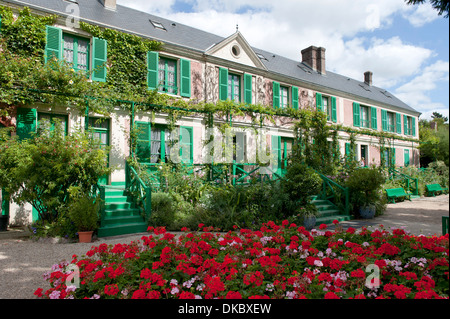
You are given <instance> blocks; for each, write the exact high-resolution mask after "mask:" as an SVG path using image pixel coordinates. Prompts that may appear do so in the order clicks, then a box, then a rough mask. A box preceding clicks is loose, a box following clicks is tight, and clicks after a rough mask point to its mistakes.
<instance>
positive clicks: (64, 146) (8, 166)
mask: <svg viewBox="0 0 450 319" xmlns="http://www.w3.org/2000/svg"><path fill="white" fill-rule="evenodd" d="M40 126H41V123H40ZM43 126H44V127H45V124H43ZM41 127H42V126H41ZM47 127H48V126H47ZM52 127H53V128H54V129H53V130H50V128H47V129H45V128H44V129H43V130H42V131H41V133H40V134H36V135H35V136H34V137H33V138H31V139H25V140H22V141H21V140H19V139H18V138H17V136H13V137H11V136H9V134H6V132H3V133H2V134H0V149H1V150H2V152H0V188H2V189H5V190H6V191H7V192H8V193H9V194H10V196H11V199H12V200H13V201H15V202H16V203H17V204H23V203H27V202H28V203H31V205H32V206H33V207H34V208H35V209H36V210H37V212H38V214H39V218H40V219H41V220H43V221H48V222H52V221H55V220H57V218H58V216H59V213H60V211H61V210H62V208H63V207H64V206H65V205H66V203H67V201H68V199H69V187H71V186H77V187H79V188H80V189H81V190H83V191H85V192H92V190H93V186H94V185H96V184H97V182H98V180H99V178H100V177H101V176H104V175H107V174H109V173H110V172H111V169H109V168H108V167H107V165H106V163H107V152H106V150H103V149H101V148H100V147H99V144H98V141H95V140H93V139H92V138H90V135H89V133H88V132H83V131H81V130H80V129H76V130H75V131H74V132H73V133H72V134H71V135H69V136H64V133H63V130H62V125H54V126H52ZM1 131H5V129H2V130H1Z"/></svg>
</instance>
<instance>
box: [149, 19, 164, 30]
mask: <svg viewBox="0 0 450 319" xmlns="http://www.w3.org/2000/svg"><path fill="white" fill-rule="evenodd" d="M149 21H150V23H151V24H152V25H153V27H154V28H156V29H160V30H164V31H167V30H166V28H164V26H163V24H162V23H161V22H157V21H153V20H149Z"/></svg>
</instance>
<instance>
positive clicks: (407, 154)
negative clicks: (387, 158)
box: [404, 150, 409, 167]
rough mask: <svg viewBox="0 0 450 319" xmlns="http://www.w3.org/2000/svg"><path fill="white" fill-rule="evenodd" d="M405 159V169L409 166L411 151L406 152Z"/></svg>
mask: <svg viewBox="0 0 450 319" xmlns="http://www.w3.org/2000/svg"><path fill="white" fill-rule="evenodd" d="M404 157H405V159H404V165H405V167H407V166H409V150H405V156H404Z"/></svg>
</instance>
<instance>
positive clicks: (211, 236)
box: [35, 221, 449, 299]
mask: <svg viewBox="0 0 450 319" xmlns="http://www.w3.org/2000/svg"><path fill="white" fill-rule="evenodd" d="M336 223H337V222H336ZM199 226H200V231H197V232H189V231H187V230H184V232H183V233H182V234H181V235H179V236H175V235H174V234H171V233H167V232H166V231H165V229H164V228H162V227H159V228H153V227H150V228H149V232H150V235H149V236H143V237H142V238H141V240H139V241H136V242H131V243H129V244H116V245H114V246H113V245H110V246H107V245H106V244H101V245H99V246H93V247H92V249H91V250H89V251H88V252H87V253H86V255H85V256H82V257H81V258H79V257H78V256H75V255H74V256H73V260H72V262H71V263H70V264H69V263H67V262H63V263H60V264H58V265H55V266H54V267H53V269H52V272H49V273H47V274H46V275H45V276H46V278H47V280H48V282H49V283H50V288H49V289H47V290H46V291H44V290H43V289H42V288H39V289H37V290H36V292H35V295H37V296H39V297H43V298H118V299H130V298H138V299H141V298H149V299H212V298H219V299H241V298H242V299H257V298H267V299H269V298H270V299H305V298H308V299H310V298H313V299H333V298H334V299H339V298H342V299H350V298H354V299H405V298H408V299H410V298H417V299H424V298H426V299H429V298H433V299H434V298H448V295H449V256H448V252H449V248H448V243H449V239H448V238H449V237H448V234H447V235H445V236H441V237H437V236H431V237H429V236H428V237H427V236H413V235H408V234H407V233H406V232H405V231H404V230H401V229H395V230H393V231H392V232H390V231H388V230H385V229H384V228H383V227H382V226H381V227H380V228H379V229H376V230H373V231H372V230H370V229H367V228H362V229H361V230H359V231H356V230H355V229H352V228H349V229H347V230H346V231H344V230H342V227H339V225H337V227H336V230H334V231H331V230H328V229H327V226H326V225H321V226H320V227H319V229H318V230H312V231H311V232H309V231H307V230H306V229H305V228H304V227H299V226H297V225H295V224H289V222H287V221H284V222H283V223H282V224H281V225H277V224H275V223H274V222H268V223H267V224H264V225H263V227H262V228H261V229H260V230H256V231H253V230H249V229H241V230H234V231H229V232H227V233H212V232H211V229H208V228H205V227H203V225H199ZM75 266H76V267H75ZM74 270H79V284H75V281H74V284H72V282H71V281H70V279H71V278H72V277H73V276H78V273H73V271H74ZM77 286H78V287H77Z"/></svg>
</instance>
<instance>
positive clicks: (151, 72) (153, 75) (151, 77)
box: [147, 51, 159, 90]
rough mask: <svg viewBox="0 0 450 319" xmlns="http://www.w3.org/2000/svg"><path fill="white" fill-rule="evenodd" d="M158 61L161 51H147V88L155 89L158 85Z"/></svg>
mask: <svg viewBox="0 0 450 319" xmlns="http://www.w3.org/2000/svg"><path fill="white" fill-rule="evenodd" d="M158 63H159V53H158V52H154V51H149V52H147V88H148V89H149V90H155V89H156V88H157V87H158Z"/></svg>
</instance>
